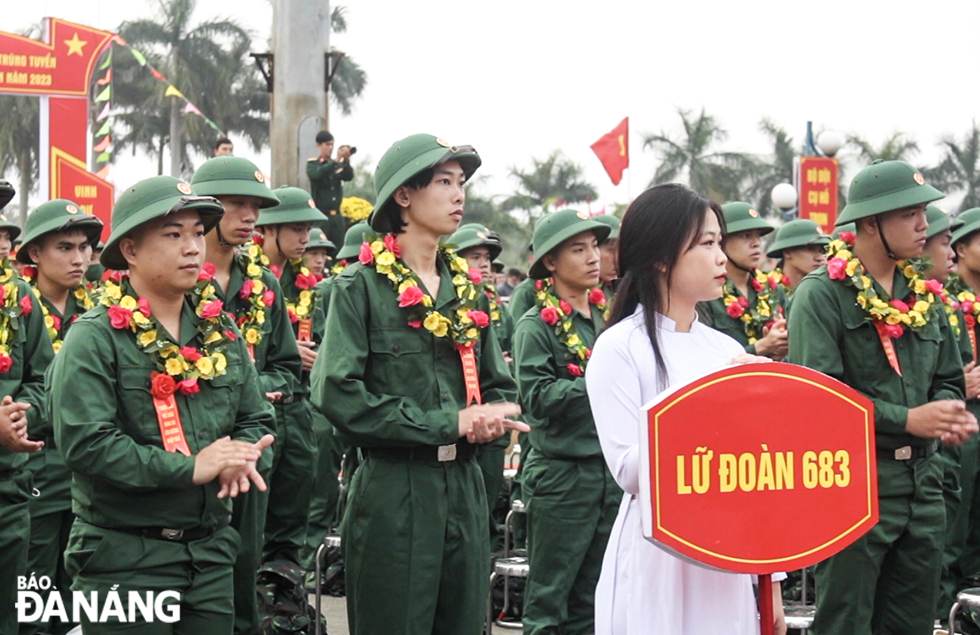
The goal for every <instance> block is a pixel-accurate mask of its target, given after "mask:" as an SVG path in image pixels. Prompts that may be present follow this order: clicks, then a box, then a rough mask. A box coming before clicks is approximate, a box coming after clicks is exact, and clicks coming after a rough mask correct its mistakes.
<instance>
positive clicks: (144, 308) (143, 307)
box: [136, 298, 150, 317]
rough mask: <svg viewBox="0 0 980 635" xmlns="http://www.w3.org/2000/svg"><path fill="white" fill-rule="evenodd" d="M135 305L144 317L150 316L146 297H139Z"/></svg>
mask: <svg viewBox="0 0 980 635" xmlns="http://www.w3.org/2000/svg"><path fill="white" fill-rule="evenodd" d="M136 306H137V307H139V310H140V313H142V314H143V315H145V316H146V317H150V303H149V302H148V301H147V300H146V298H140V299H139V300H137V301H136Z"/></svg>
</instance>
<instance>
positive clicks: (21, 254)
mask: <svg viewBox="0 0 980 635" xmlns="http://www.w3.org/2000/svg"><path fill="white" fill-rule="evenodd" d="M24 230H25V231H24V242H23V244H22V245H21V248H20V250H19V251H18V252H17V259H18V260H20V261H21V262H22V263H24V264H25V265H28V266H27V267H24V270H23V272H22V273H23V274H24V275H23V277H24V280H25V281H27V282H28V283H29V284H30V285H31V288H32V290H33V291H34V296H35V298H36V299H37V301H38V306H39V308H40V309H41V313H42V315H43V316H44V323H45V328H46V331H47V333H48V335H49V336H50V338H51V346H52V348H53V349H54V352H55V354H57V353H58V350H60V349H61V343H62V341H64V338H65V335H66V334H67V332H68V329H69V328H70V327H71V325H72V323H74V321H75V320H76V319H78V317H79V316H80V315H82V314H83V313H85V312H86V311H88V310H89V309H92V308H93V307H94V306H95V304H94V302H93V300H92V296H91V295H89V293H88V291H87V290H86V289H85V285H84V284H83V283H84V282H85V277H84V276H85V268H86V267H87V266H88V263H89V259H90V254H91V253H92V246H93V245H94V244H95V243H96V242H97V241H98V240H99V234H101V233H102V221H101V220H99V219H98V218H96V217H95V216H93V215H91V214H85V213H83V212H82V210H81V208H80V207H79V206H78V204H77V203H75V202H73V201H69V200H65V199H55V200H53V201H48V202H47V203H44V204H43V205H41V206H40V207H38V208H37V209H36V210H34V212H33V213H31V214H30V215H29V216H28V217H27V225H26V226H25V227H24ZM31 438H33V439H36V440H38V441H43V442H44V448H43V449H42V450H41V451H40V452H35V453H34V454H32V455H31V456H30V458H29V459H28V461H27V469H28V470H30V472H31V474H32V476H33V490H32V493H33V494H34V496H33V497H32V498H31V503H30V508H31V542H30V551H29V554H28V562H27V568H28V571H30V572H31V574H33V575H36V576H38V577H40V576H46V577H47V578H48V579H50V580H51V581H52V584H53V585H54V586H56V587H57V589H58V590H57V591H51V593H60V592H62V591H67V590H68V588H69V587H70V586H71V578H70V577H69V576H68V572H67V571H66V570H65V562H64V552H65V548H66V547H67V546H68V534H69V532H70V531H71V525H72V521H73V520H74V519H75V515H74V514H73V513H72V509H71V472H69V471H68V468H67V466H65V461H64V459H63V458H62V456H61V452H60V451H59V450H58V446H57V444H56V443H55V442H54V429H53V428H52V427H51V422H50V418H46V420H45V421H44V422H43V423H42V425H41V426H40V427H38V428H36V429H35V430H32V431H31ZM45 600H47V598H46V597H45ZM62 600H63V601H65V600H67V601H68V602H66V606H68V605H69V602H70V600H71V598H70V596H68V595H66V594H62ZM42 627H43V628H42ZM39 628H41V629H42V630H43V631H44V632H46V633H58V634H60V633H66V632H67V631H69V630H71V628H72V625H71V624H70V623H61V622H58V623H52V624H21V628H20V632H21V634H22V635H25V634H27V633H36V632H38V630H39Z"/></svg>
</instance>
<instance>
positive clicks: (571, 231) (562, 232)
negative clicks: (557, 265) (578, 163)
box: [529, 209, 612, 279]
mask: <svg viewBox="0 0 980 635" xmlns="http://www.w3.org/2000/svg"><path fill="white" fill-rule="evenodd" d="M590 230H591V231H594V232H595V237H596V240H597V241H598V242H600V243H601V242H602V241H604V240H605V239H606V238H607V237H608V236H609V232H610V231H612V230H611V228H610V227H609V225H604V224H602V223H599V222H596V221H594V220H591V219H590V218H589V215H588V214H587V213H586V212H576V211H575V210H573V209H563V210H561V211H560V212H552V213H550V214H545V216H544V217H543V218H542V219H541V220H540V221H538V223H537V224H536V225H535V227H534V238H533V240H532V244H533V245H534V262H532V263H531V270H530V272H529V275H530V276H531V277H532V278H535V279H541V278H547V277H548V275H549V274H548V270H547V269H546V268H545V266H544V262H543V261H544V257H545V256H547V255H548V254H549V253H550V252H552V251H554V250H555V249H556V248H557V247H558V246H559V245H561V244H562V243H563V242H565V241H566V240H568V239H569V238H571V237H573V236H578V235H579V234H581V233H582V232H587V231H590Z"/></svg>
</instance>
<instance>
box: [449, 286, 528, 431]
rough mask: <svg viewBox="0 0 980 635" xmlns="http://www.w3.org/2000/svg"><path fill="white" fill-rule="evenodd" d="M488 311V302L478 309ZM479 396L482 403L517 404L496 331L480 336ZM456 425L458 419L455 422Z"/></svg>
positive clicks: (514, 389) (487, 331)
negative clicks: (504, 402)
mask: <svg viewBox="0 0 980 635" xmlns="http://www.w3.org/2000/svg"><path fill="white" fill-rule="evenodd" d="M480 308H481V309H482V310H483V311H488V310H489V302H487V301H484V303H483V306H481V307H480ZM480 349H481V350H480V394H481V397H482V400H483V403H497V402H503V401H510V402H513V403H517V385H516V384H515V383H514V378H513V376H512V375H511V373H510V369H509V368H508V367H507V362H506V361H505V360H504V354H503V349H502V348H501V347H500V337H499V335H498V333H497V329H495V328H493V326H491V327H490V328H485V329H483V331H482V334H481V335H480ZM455 421H456V422H457V423H458V419H456V420H455Z"/></svg>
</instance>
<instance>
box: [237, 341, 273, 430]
mask: <svg viewBox="0 0 980 635" xmlns="http://www.w3.org/2000/svg"><path fill="white" fill-rule="evenodd" d="M235 331H236V334H237V335H239V337H238V340H237V344H238V348H239V349H240V350H239V353H238V358H239V359H244V360H245V361H246V362H248V349H247V348H246V347H245V344H244V342H245V340H244V339H242V337H241V335H240V334H239V333H238V332H237V328H236V329H235ZM242 366H243V369H244V373H245V381H244V383H243V384H242V394H241V397H240V400H239V402H238V412H237V413H236V416H235V431H234V432H232V434H231V437H232V438H233V439H236V440H238V441H248V442H250V443H255V442H256V441H258V440H259V439H261V438H262V437H263V436H264V435H266V434H273V433H274V431H275V426H276V412H275V409H274V408H273V407H272V404H271V403H269V400H268V399H266V398H265V394H264V393H262V392H261V391H260V389H259V371H257V370H256V369H255V364H250V363H245V364H243V365H242Z"/></svg>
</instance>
